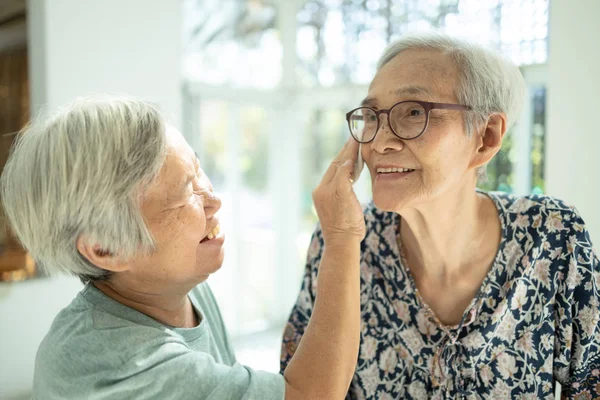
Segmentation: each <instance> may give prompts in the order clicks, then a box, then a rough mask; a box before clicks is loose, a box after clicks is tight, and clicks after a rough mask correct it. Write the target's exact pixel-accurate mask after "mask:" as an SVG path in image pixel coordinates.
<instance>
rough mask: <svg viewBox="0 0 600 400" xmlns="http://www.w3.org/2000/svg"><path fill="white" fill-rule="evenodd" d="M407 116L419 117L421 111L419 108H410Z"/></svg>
mask: <svg viewBox="0 0 600 400" xmlns="http://www.w3.org/2000/svg"><path fill="white" fill-rule="evenodd" d="M408 115H409V116H410V117H420V116H421V115H423V110H422V109H420V108H412V109H410V110H408Z"/></svg>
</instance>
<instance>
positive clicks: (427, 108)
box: [346, 100, 472, 144]
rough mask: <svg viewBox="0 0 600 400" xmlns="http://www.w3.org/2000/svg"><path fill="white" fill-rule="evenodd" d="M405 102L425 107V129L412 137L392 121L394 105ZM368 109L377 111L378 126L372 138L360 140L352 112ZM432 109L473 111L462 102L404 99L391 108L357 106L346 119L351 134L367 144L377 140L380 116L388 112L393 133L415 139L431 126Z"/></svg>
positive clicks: (388, 120)
mask: <svg viewBox="0 0 600 400" xmlns="http://www.w3.org/2000/svg"><path fill="white" fill-rule="evenodd" d="M403 103H417V104H419V105H421V107H423V109H424V110H425V126H424V127H423V130H422V131H421V132H420V133H419V134H418V135H417V136H415V137H411V138H404V137H402V136H400V135H399V134H398V132H396V131H395V130H394V128H393V126H392V124H391V121H390V114H391V111H392V110H393V109H394V107H396V106H398V105H400V104H403ZM365 108H366V109H368V110H371V111H373V112H374V113H375V115H376V116H377V128H376V129H375V134H374V135H373V138H372V139H371V140H367V141H360V140H358V139H356V137H355V136H354V134H353V133H352V126H351V124H350V117H351V116H352V114H353V113H354V112H355V111H358V110H361V109H365ZM431 110H460V111H471V110H472V108H471V107H470V106H465V105H462V104H450V103H434V102H431V101H420V100H404V101H400V102H398V103H396V104H394V105H393V106H391V107H390V108H387V109H385V108H384V109H381V110H379V111H377V110H375V109H373V108H371V107H356V108H355V109H353V110H351V111H349V112H347V113H346V121H347V122H348V129H349V130H350V136H352V138H353V139H354V140H356V141H357V142H358V143H361V144H365V143H370V142H372V141H373V140H375V137H376V136H377V134H378V133H379V128H380V126H381V119H380V118H379V116H380V115H381V114H387V122H388V126H389V127H390V130H391V131H392V133H393V134H394V135H396V136H397V137H398V138H400V139H402V140H414V139H417V138H419V137H421V135H423V133H424V132H425V131H426V130H427V127H428V126H429V113H430V112H431Z"/></svg>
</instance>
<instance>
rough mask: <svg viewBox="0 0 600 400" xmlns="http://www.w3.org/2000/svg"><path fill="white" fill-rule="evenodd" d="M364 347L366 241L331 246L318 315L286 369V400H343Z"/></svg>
mask: <svg viewBox="0 0 600 400" xmlns="http://www.w3.org/2000/svg"><path fill="white" fill-rule="evenodd" d="M359 343H360V243H359V242H357V241H352V242H346V243H344V244H343V245H339V246H337V245H333V246H327V245H326V246H325V248H324V252H323V257H322V259H321V263H320V265H319V276H318V284H317V297H316V301H315V305H314V308H313V313H312V316H311V319H310V322H309V323H308V325H307V327H306V330H305V332H304V335H303V337H302V340H301V341H300V343H299V345H298V349H297V350H296V352H295V354H294V357H293V358H292V360H291V361H290V364H289V365H288V367H287V368H286V370H285V374H284V376H285V379H286V383H287V388H286V400H290V399H293V398H296V397H298V398H300V397H302V398H311V399H312V398H327V399H336V398H339V399H343V398H344V397H345V395H346V393H347V391H348V387H349V385H350V382H351V380H352V375H353V373H354V369H355V366H356V360H357V357H358V347H359Z"/></svg>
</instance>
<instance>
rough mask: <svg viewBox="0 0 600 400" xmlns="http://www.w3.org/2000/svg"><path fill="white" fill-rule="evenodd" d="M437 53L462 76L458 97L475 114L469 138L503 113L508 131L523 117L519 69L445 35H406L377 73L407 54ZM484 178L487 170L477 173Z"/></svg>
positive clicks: (468, 122)
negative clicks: (412, 52)
mask: <svg viewBox="0 0 600 400" xmlns="http://www.w3.org/2000/svg"><path fill="white" fill-rule="evenodd" d="M411 49H419V50H431V51H438V52H441V53H442V54H445V55H448V56H449V57H451V59H452V61H453V62H454V65H455V66H456V69H457V71H458V73H459V82H458V85H457V86H456V88H455V95H456V98H457V100H458V101H459V102H460V103H461V104H465V105H468V106H470V107H472V108H473V111H468V112H465V117H464V123H465V129H466V131H467V134H468V135H471V134H472V133H473V132H474V131H475V129H476V128H477V127H478V126H479V125H481V124H483V123H484V122H485V121H487V119H488V118H489V116H490V115H491V114H493V113H497V112H499V113H504V115H505V116H506V120H507V127H506V128H507V130H508V129H509V128H510V127H511V126H512V125H513V124H514V122H515V121H516V119H517V118H518V117H519V116H520V113H521V109H522V107H523V102H524V99H525V93H526V87H525V81H524V79H523V75H522V74H521V71H519V68H518V67H517V66H516V65H515V64H514V63H513V62H512V61H510V60H509V59H508V58H506V57H504V56H502V55H500V54H499V53H496V52H494V51H492V50H489V49H487V48H485V47H484V46H481V45H478V44H475V43H471V42H468V41H465V40H462V39H458V38H455V37H452V36H449V35H446V34H443V33H438V32H428V33H418V34H412V35H407V36H405V37H403V38H401V39H399V40H398V41H396V42H394V43H392V44H390V45H389V46H388V47H387V49H386V50H385V51H384V53H383V55H382V56H381V58H380V59H379V62H378V63H377V70H379V69H381V68H382V67H383V66H384V65H385V64H387V63H388V62H390V61H391V60H392V59H393V58H394V57H396V56H397V55H398V54H400V53H402V52H403V51H406V50H411ZM478 176H479V178H483V177H485V167H482V168H480V170H479V171H478Z"/></svg>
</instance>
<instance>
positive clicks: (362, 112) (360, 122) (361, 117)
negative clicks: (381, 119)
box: [349, 108, 377, 143]
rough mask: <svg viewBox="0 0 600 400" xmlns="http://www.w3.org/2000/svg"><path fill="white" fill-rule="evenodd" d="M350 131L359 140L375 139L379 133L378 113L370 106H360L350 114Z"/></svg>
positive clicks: (364, 141)
mask: <svg viewBox="0 0 600 400" xmlns="http://www.w3.org/2000/svg"><path fill="white" fill-rule="evenodd" d="M349 124H350V133H351V134H352V137H354V139H356V141H357V142H360V143H366V142H370V141H371V140H373V138H374V137H375V133H377V115H376V114H375V113H374V112H373V110H371V109H369V108H359V109H356V110H354V111H353V112H352V114H350V120H349Z"/></svg>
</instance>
